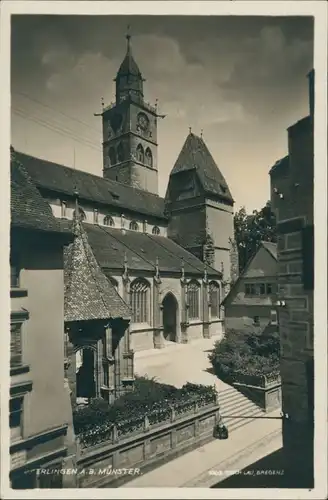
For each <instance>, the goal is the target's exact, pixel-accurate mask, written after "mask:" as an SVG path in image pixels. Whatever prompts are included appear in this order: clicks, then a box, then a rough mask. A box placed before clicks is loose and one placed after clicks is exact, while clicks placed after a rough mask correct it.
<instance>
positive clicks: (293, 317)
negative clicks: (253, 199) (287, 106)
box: [270, 75, 314, 488]
mask: <svg viewBox="0 0 328 500" xmlns="http://www.w3.org/2000/svg"><path fill="white" fill-rule="evenodd" d="M312 76H313V75H312ZM312 76H310V83H311V78H312ZM311 89H312V91H313V85H312V84H310V90H311ZM310 101H312V99H311V98H310ZM312 112H313V110H312ZM288 149H289V161H288V162H286V161H285V162H282V164H281V165H277V166H275V167H273V168H272V169H271V172H270V175H271V200H272V206H273V209H274V210H275V212H276V216H277V231H278V264H279V272H278V300H280V307H279V332H280V339H281V378H282V409H283V413H284V415H285V419H284V424H283V444H284V450H285V456H286V470H287V471H288V473H289V474H290V475H291V476H293V477H294V478H295V480H296V481H300V480H301V479H302V486H299V487H309V488H310V487H313V423H314V416H313V411H314V410H313V391H314V377H313V273H314V269H313V268H314V262H313V115H312V114H310V116H308V117H306V118H303V119H302V120H300V121H299V122H297V123H296V124H295V125H293V126H291V127H290V128H289V129H288ZM305 478H306V479H305ZM305 483H306V484H305ZM298 484H299V483H297V485H298ZM297 485H296V486H295V487H297Z"/></svg>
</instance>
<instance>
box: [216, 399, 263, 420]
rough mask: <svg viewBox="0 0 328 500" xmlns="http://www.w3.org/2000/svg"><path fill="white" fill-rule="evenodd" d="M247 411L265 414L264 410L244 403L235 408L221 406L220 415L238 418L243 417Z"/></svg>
mask: <svg viewBox="0 0 328 500" xmlns="http://www.w3.org/2000/svg"><path fill="white" fill-rule="evenodd" d="M245 411H260V412H263V410H262V408H260V407H259V406H256V405H252V404H249V403H247V402H246V403H242V404H239V405H234V406H220V413H221V414H222V415H223V414H225V415H233V416H234V417H236V416H239V415H240V416H242V415H243V414H244V413H245Z"/></svg>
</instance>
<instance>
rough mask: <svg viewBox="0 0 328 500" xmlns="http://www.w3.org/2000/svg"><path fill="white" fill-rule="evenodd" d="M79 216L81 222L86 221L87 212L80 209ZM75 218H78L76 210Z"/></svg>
mask: <svg viewBox="0 0 328 500" xmlns="http://www.w3.org/2000/svg"><path fill="white" fill-rule="evenodd" d="M78 216H79V218H80V219H81V220H86V218H87V216H86V215H85V211H84V210H83V208H81V207H79V213H78ZM73 217H76V210H74V212H73Z"/></svg>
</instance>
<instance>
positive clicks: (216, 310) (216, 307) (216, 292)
mask: <svg viewBox="0 0 328 500" xmlns="http://www.w3.org/2000/svg"><path fill="white" fill-rule="evenodd" d="M210 304H211V317H212V318H219V317H220V286H219V285H218V284H217V283H216V282H215V281H211V283H210Z"/></svg>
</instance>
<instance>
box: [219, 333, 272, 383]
mask: <svg viewBox="0 0 328 500" xmlns="http://www.w3.org/2000/svg"><path fill="white" fill-rule="evenodd" d="M209 360H210V362H211V364H212V367H213V370H214V372H215V374H216V375H217V376H218V377H219V378H220V379H222V380H223V381H226V382H232V381H233V378H234V373H236V372H239V373H243V374H245V375H271V374H275V373H278V372H279V368H280V339H279V335H278V334H277V333H270V334H262V335H254V334H245V333H239V332H236V331H235V330H230V331H228V332H227V333H226V336H225V337H224V339H223V340H222V341H221V342H217V343H216V344H215V346H214V349H213V351H212V352H211V353H210V354H209Z"/></svg>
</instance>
